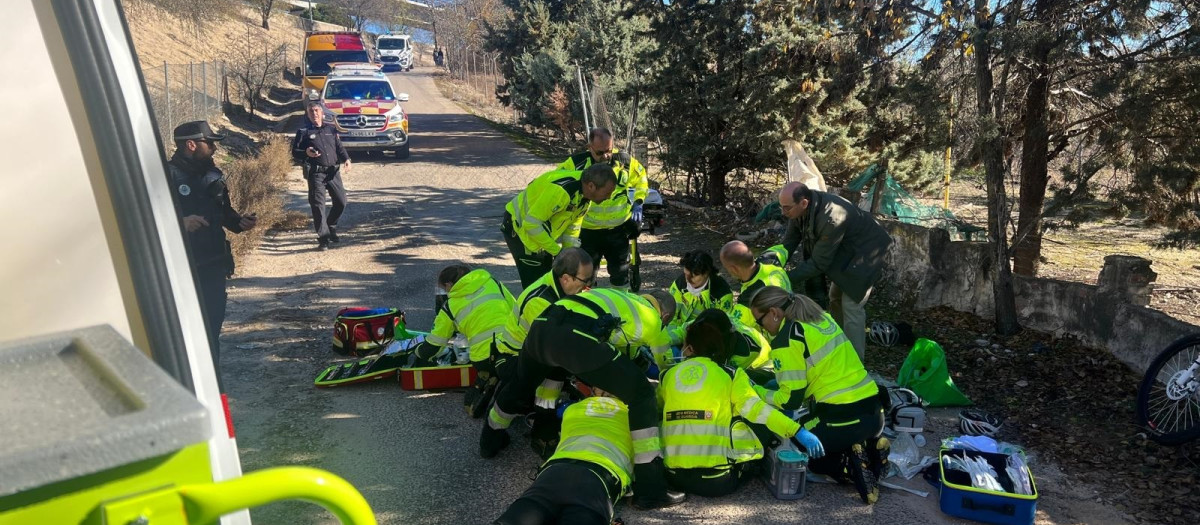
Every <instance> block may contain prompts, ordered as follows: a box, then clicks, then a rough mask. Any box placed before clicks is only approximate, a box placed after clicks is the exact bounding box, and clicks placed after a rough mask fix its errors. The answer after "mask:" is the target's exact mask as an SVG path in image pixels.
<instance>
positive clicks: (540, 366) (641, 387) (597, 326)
mask: <svg viewBox="0 0 1200 525" xmlns="http://www.w3.org/2000/svg"><path fill="white" fill-rule="evenodd" d="M674 313H675V301H674V299H671V296H670V295H668V294H666V293H665V292H656V294H655V295H644V296H637V295H633V294H630V293H628V292H622V291H620V290H613V289H592V290H586V291H584V292H581V293H580V294H578V295H573V296H569V297H564V298H562V299H560V300H559V301H558V302H557V303H555V304H554V305H553V306H551V307H550V308H547V309H546V311H545V313H543V314H542V316H541V317H539V318H538V319H537V320H535V321H534V322H533V326H531V327H530V328H529V336H528V337H527V338H526V339H525V345H524V347H523V348H522V349H521V357H520V359H519V360H518V363H517V379H516V381H514V382H513V383H512V384H510V385H506V386H505V387H504V388H503V389H502V390H501V391H500V392H499V393H498V394H497V395H496V402H495V403H494V404H493V406H492V411H491V413H489V414H488V420H487V422H486V423H485V424H484V425H483V429H482V434H480V437H479V454H480V455H481V456H483V457H485V458H490V457H494V456H495V455H496V454H498V453H499V452H500V450H501V449H503V448H504V447H506V446H508V442H509V437H508V431H507V429H508V426H509V425H510V424H511V423H512V420H513V418H515V417H516V416H517V414H521V413H525V412H528V411H530V410H531V409H532V408H533V407H532V406H530V405H531V403H530V402H529V401H530V399H531V398H534V397H535V392H536V398H537V404H538V405H539V406H541V407H543V408H549V409H553V408H554V407H555V406H556V404H557V402H558V397H559V390H560V389H561V388H562V378H565V377H566V375H567V374H571V375H574V376H575V377H578V378H579V379H580V380H582V381H583V382H585V383H587V384H588V385H591V386H592V387H595V388H599V389H602V390H604V391H606V392H610V393H611V394H612V395H613V396H615V397H617V398H618V399H620V400H621V401H622V402H624V403H626V404H627V405H628V406H629V426H630V429H631V431H632V435H633V450H634V467H633V469H634V477H635V478H636V479H637V484H636V486H635V487H634V505H636V506H638V507H642V508H658V507H663V506H667V505H673V504H675V503H678V502H680V501H682V500H683V498H684V495H683V494H678V493H675V494H671V493H669V492H668V491H667V486H666V480H665V478H664V477H663V475H664V473H663V463H662V440H661V439H660V437H659V430H658V411H657V408H658V407H657V406H656V403H655V397H654V388H653V387H652V386H650V381H649V380H648V379H647V378H646V375H645V372H644V371H643V369H641V368H639V366H638V365H637V364H635V363H634V361H633V359H632V358H631V354H633V353H635V352H638V351H639V350H638V349H639V348H640V347H641V346H642V345H644V344H655V345H658V344H662V345H663V347H664V349H665V348H669V347H668V346H666V345H665V341H664V340H665V338H666V336H665V334H663V333H662V323H663V321H664V320H666V319H670V318H671V316H672V315H674ZM550 377H555V378H558V379H553V380H550V381H546V383H543V380H546V379H548V378H550ZM539 385H540V386H539ZM550 419H551V418H545V417H538V418H537V419H536V421H535V422H534V427H533V430H532V431H531V433H530V441H531V445H533V447H534V449H535V450H537V451H539V452H542V453H543V455H545V453H544V451H545V450H553V448H554V444H555V443H554V442H555V441H556V440H557V433H558V429H557V428H553V427H551V426H550V425H553V423H552V422H551V421H549V420H550ZM555 421H557V419H555Z"/></svg>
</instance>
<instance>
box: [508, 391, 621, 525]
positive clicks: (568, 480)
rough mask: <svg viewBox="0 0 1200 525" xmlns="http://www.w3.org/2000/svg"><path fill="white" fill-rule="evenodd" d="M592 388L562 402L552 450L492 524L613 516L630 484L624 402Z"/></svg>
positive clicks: (598, 521)
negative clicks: (577, 399)
mask: <svg viewBox="0 0 1200 525" xmlns="http://www.w3.org/2000/svg"><path fill="white" fill-rule="evenodd" d="M593 394H595V395H594V397H589V398H586V399H584V400H582V401H580V402H578V403H574V404H571V405H569V406H567V407H566V410H565V411H564V412H563V418H562V440H561V441H559V443H558V447H557V448H556V449H555V451H554V455H552V456H550V459H549V460H548V461H546V463H544V464H543V465H542V468H541V469H539V471H538V475H537V479H535V480H534V482H533V486H531V487H529V488H528V489H526V490H525V492H524V493H522V494H521V497H520V498H518V499H517V500H516V501H515V502H513V504H512V505H509V507H508V509H507V510H505V511H504V514H501V515H500V517H499V518H498V519H496V521H495V522H493V525H543V524H546V525H550V524H558V523H562V524H567V523H570V524H572V525H609V524H611V523H612V522H613V512H614V511H613V507H614V506H615V505H616V503H617V501H619V500H620V498H621V497H622V496H623V495H624V494H625V493H626V492H627V491H628V490H629V488H630V486H631V484H632V473H633V450H634V449H633V438H632V436H631V434H630V430H629V407H627V406H626V405H625V403H623V402H621V400H620V399H616V398H615V397H612V396H611V394H609V393H608V392H604V391H603V390H600V389H594V390H593Z"/></svg>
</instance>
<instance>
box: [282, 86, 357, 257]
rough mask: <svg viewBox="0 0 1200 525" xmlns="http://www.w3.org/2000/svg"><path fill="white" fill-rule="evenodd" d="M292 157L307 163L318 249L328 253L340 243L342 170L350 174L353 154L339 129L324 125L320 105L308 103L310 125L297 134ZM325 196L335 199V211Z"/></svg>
mask: <svg viewBox="0 0 1200 525" xmlns="http://www.w3.org/2000/svg"><path fill="white" fill-rule="evenodd" d="M292 156H293V157H295V158H296V160H299V161H302V162H303V163H304V179H305V180H307V181H308V205H309V206H310V207H311V208H312V217H313V227H314V228H316V230H317V249H318V250H321V251H325V250H328V249H329V245H330V243H336V242H338V235H337V222H338V219H339V218H341V216H342V212H343V211H345V210H346V189H345V188H344V187H343V186H342V176H341V172H342V169H345V170H346V172H347V173H349V172H350V154H349V153H348V152H346V148H345V146H342V139H341V138H340V137H338V133H337V128H335V127H334V126H333V124H332V123H328V122H325V108H324V107H323V106H321V103H320V102H309V104H308V124H307V125H305V126H304V127H302V128H300V129H299V130H297V131H296V138H295V139H293V140H292ZM326 193H328V194H329V197H330V198H331V199H332V200H333V209H326V207H325V194H326Z"/></svg>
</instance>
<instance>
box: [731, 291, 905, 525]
mask: <svg viewBox="0 0 1200 525" xmlns="http://www.w3.org/2000/svg"><path fill="white" fill-rule="evenodd" d="M749 303H750V311H751V312H752V313H753V315H754V319H755V320H756V321H757V322H758V324H759V325H760V326H762V327H763V329H765V330H766V331H767V332H769V333H770V334H771V335H773V336H774V339H773V340H772V344H771V346H772V350H771V357H772V359H774V361H775V376H776V378H777V379H778V381H779V389H778V390H768V389H765V388H762V387H755V388H756V390H758V392H759V395H761V396H762V398H763V399H766V400H767V401H768V402H770V403H771V404H772V405H774V406H776V407H779V408H783V409H786V410H795V409H797V408H799V407H800V405H801V403H804V402H807V403H808V405H809V415H808V416H807V417H805V418H801V420H800V424H801V425H803V426H804V427H805V428H807V429H809V430H811V431H812V433H813V434H815V435H816V436H817V437H818V438H819V439H820V440H821V443H822V444H824V447H825V451H826V452H827V456H826V457H825V458H821V459H814V460H813V461H810V462H809V464H808V468H809V470H811V471H812V472H814V473H817V474H826V475H829V476H832V477H833V478H834V479H837V480H839V481H841V482H850V483H853V484H854V487H855V489H857V490H858V494H859V496H860V497H861V498H862V500H863V502H865V503H868V504H873V503H875V501H877V500H878V499H879V487H878V481H879V480H880V479H881V478H882V476H883V475H884V474H885V473H886V472H887V455H888V452H889V451H890V449H891V445H890V443H889V442H888V440H887V439H886V438H883V437H881V436H880V434H881V433H882V431H883V402H882V398H881V396H886V395H887V392H886V391H885V390H882V389H880V388H879V386H877V385H876V384H875V381H873V380H872V379H871V376H869V375H868V374H867V370H866V369H865V368H863V364H862V361H860V360H859V359H858V353H856V352H855V351H854V345H853V344H851V342H850V340H849V339H848V338H847V337H846V334H844V333H842V329H841V328H839V327H838V324H837V323H836V322H834V320H833V317H831V316H830V315H829V314H827V313H825V312H824V311H823V310H821V307H820V306H819V305H817V303H815V302H814V301H813V300H812V299H809V298H808V297H805V296H803V295H800V294H794V293H791V292H788V291H786V290H784V289H782V288H778V287H775V286H767V287H765V288H762V289H760V290H759V291H758V292H757V293H755V294H754V295H753V297H751V298H750V300H749Z"/></svg>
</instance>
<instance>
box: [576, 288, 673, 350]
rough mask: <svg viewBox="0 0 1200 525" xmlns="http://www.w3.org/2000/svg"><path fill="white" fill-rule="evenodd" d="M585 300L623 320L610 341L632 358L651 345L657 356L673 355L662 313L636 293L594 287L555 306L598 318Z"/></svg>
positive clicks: (614, 346)
mask: <svg viewBox="0 0 1200 525" xmlns="http://www.w3.org/2000/svg"><path fill="white" fill-rule="evenodd" d="M582 301H587V302H588V303H591V304H592V305H595V306H596V307H597V308H598V309H599V310H600V311H603V312H605V313H608V314H609V315H612V316H613V317H616V318H618V319H620V320H621V323H620V325H619V326H618V328H617V329H616V330H613V332H612V334H611V335H610V336H609V338H608V343H609V344H611V345H612V346H613V348H616V349H617V351H619V352H623V353H625V354H627V355H629V356H631V357H632V356H633V355H635V352H637V349H638V348H639V347H641V346H649V347H650V351H651V352H652V353H653V354H654V355H655V356H656V357H657V356H660V355H664V354H666V353H669V352H670V350H671V342H670V339H669V336H668V335H667V334H666V332H664V331H663V329H662V321H661V320H660V319H659V316H658V310H655V309H654V306H651V304H650V303H649V302H648V301H646V300H645V299H643V298H641V297H639V296H637V295H634V294H632V293H629V292H626V291H623V290H615V289H612V288H592V289H590V290H584V291H582V292H580V293H579V295H575V296H572V297H565V298H562V299H559V301H558V302H557V303H555V304H559V305H562V307H563V308H566V309H567V310H570V311H572V312H575V313H578V314H582V315H585V316H587V317H591V318H593V319H595V318H597V317H598V315H597V314H596V312H595V311H593V309H592V308H590V307H588V306H587V305H586V304H584V303H583V302H582Z"/></svg>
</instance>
